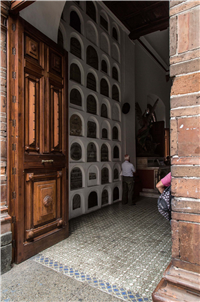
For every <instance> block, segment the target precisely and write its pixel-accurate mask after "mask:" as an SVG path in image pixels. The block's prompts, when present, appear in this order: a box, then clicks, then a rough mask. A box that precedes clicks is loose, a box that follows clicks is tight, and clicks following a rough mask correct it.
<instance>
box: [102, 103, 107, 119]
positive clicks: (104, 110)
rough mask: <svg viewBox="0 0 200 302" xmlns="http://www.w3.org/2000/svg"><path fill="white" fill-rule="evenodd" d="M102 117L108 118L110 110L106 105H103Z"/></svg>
mask: <svg viewBox="0 0 200 302" xmlns="http://www.w3.org/2000/svg"><path fill="white" fill-rule="evenodd" d="M101 117H104V118H108V108H107V106H106V104H104V103H103V104H102V105H101Z"/></svg>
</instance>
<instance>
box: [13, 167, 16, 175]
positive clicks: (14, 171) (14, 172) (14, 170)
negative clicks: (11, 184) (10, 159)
mask: <svg viewBox="0 0 200 302" xmlns="http://www.w3.org/2000/svg"><path fill="white" fill-rule="evenodd" d="M15 174H16V168H15V167H14V168H12V175H15Z"/></svg>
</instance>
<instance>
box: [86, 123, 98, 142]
mask: <svg viewBox="0 0 200 302" xmlns="http://www.w3.org/2000/svg"><path fill="white" fill-rule="evenodd" d="M87 137H90V138H96V137H97V124H96V122H95V121H94V120H89V121H88V122H87Z"/></svg>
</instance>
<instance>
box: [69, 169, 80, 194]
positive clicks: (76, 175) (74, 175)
mask: <svg viewBox="0 0 200 302" xmlns="http://www.w3.org/2000/svg"><path fill="white" fill-rule="evenodd" d="M82 186H83V175H82V171H81V169H80V168H79V167H74V168H73V169H72V170H71V173H70V189H71V190H77V189H80V188H82Z"/></svg>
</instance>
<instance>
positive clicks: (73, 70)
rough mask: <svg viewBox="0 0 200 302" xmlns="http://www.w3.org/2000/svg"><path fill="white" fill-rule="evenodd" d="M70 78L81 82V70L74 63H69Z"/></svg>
mask: <svg viewBox="0 0 200 302" xmlns="http://www.w3.org/2000/svg"><path fill="white" fill-rule="evenodd" d="M70 80H73V81H75V82H77V83H79V84H81V71H80V68H79V66H78V65H77V64H76V63H72V64H71V65H70Z"/></svg>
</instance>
